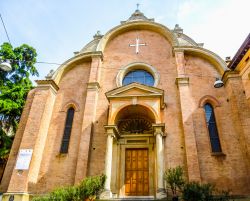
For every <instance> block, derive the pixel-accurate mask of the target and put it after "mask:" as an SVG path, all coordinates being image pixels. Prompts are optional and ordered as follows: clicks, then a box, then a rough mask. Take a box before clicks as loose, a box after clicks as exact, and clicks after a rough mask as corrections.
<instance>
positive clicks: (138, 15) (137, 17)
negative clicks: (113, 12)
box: [121, 3, 154, 24]
mask: <svg viewBox="0 0 250 201" xmlns="http://www.w3.org/2000/svg"><path fill="white" fill-rule="evenodd" d="M139 5H140V4H139V3H137V4H136V10H135V12H134V13H133V14H132V15H131V16H130V18H129V19H128V20H127V21H121V23H122V24H123V23H126V22H131V21H151V22H153V21H154V19H150V18H147V17H146V16H145V15H144V14H143V13H142V12H141V11H140V10H139Z"/></svg>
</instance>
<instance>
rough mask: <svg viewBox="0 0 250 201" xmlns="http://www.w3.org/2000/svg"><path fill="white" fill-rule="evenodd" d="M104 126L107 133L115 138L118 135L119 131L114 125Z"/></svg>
mask: <svg viewBox="0 0 250 201" xmlns="http://www.w3.org/2000/svg"><path fill="white" fill-rule="evenodd" d="M104 128H105V130H106V133H107V134H108V135H113V136H114V137H115V138H116V139H118V138H119V137H120V133H119V130H118V128H117V126H116V125H104Z"/></svg>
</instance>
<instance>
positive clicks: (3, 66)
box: [0, 61, 12, 72]
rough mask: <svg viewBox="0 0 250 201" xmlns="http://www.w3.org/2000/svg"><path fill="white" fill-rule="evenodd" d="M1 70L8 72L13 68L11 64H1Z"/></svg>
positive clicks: (6, 62)
mask: <svg viewBox="0 0 250 201" xmlns="http://www.w3.org/2000/svg"><path fill="white" fill-rule="evenodd" d="M0 68H1V69H2V70H3V71H7V72H8V71H11V70H12V67H11V65H10V63H9V62H8V61H4V62H1V63H0Z"/></svg>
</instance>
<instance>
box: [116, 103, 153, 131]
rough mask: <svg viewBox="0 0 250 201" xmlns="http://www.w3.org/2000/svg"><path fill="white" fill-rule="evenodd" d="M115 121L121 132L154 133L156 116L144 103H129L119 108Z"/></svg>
mask: <svg viewBox="0 0 250 201" xmlns="http://www.w3.org/2000/svg"><path fill="white" fill-rule="evenodd" d="M114 123H115V125H117V127H118V130H119V132H120V133H121V134H153V127H152V124H154V123H156V117H155V114H154V113H153V112H152V111H151V110H150V109H149V108H147V107H145V106H143V105H128V106H126V107H123V108H122V109H120V110H119V112H118V113H117V114H116V117H115V122H114Z"/></svg>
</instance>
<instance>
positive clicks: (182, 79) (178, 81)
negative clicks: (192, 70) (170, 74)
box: [175, 77, 189, 86]
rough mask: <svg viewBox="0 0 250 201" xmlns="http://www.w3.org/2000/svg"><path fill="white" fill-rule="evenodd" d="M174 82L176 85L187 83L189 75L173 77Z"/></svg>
mask: <svg viewBox="0 0 250 201" xmlns="http://www.w3.org/2000/svg"><path fill="white" fill-rule="evenodd" d="M175 84H176V85H177V86H180V85H189V77H177V78H176V79H175Z"/></svg>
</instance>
